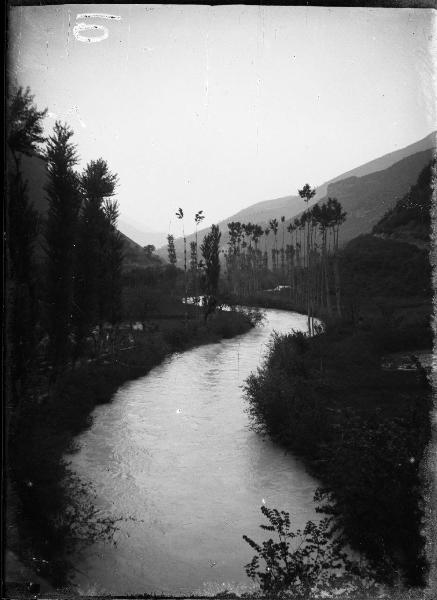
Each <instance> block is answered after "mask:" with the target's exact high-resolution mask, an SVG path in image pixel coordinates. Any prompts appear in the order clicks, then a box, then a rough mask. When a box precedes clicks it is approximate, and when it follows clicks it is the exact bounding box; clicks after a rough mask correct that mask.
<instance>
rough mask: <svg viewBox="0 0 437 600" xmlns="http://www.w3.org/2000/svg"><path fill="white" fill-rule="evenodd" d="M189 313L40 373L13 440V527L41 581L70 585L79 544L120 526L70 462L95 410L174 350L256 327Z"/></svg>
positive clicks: (225, 316)
mask: <svg viewBox="0 0 437 600" xmlns="http://www.w3.org/2000/svg"><path fill="white" fill-rule="evenodd" d="M183 314H184V315H185V314H187V315H188V317H189V318H188V320H180V318H179V319H178V318H174V317H175V315H171V317H172V318H167V319H166V318H159V319H155V320H154V321H153V322H152V321H151V322H150V323H148V327H147V331H140V330H138V329H132V331H131V333H130V334H129V339H128V342H129V343H128V346H127V347H126V346H125V347H119V348H116V349H115V350H114V352H113V353H112V354H111V355H105V356H103V357H100V358H95V359H94V360H90V359H89V360H88V361H87V362H82V364H80V365H76V366H75V367H73V366H71V367H70V368H67V369H66V370H65V372H64V373H63V374H62V375H61V376H60V377H59V378H58V380H57V381H56V382H55V383H54V384H53V383H52V384H51V383H50V372H47V371H44V367H43V366H42V367H41V369H40V371H39V372H38V374H37V375H38V376H37V377H36V376H35V383H34V386H33V388H32V390H31V396H30V395H29V397H28V398H26V399H25V400H24V402H23V407H22V412H21V416H20V421H19V423H18V424H16V425H15V428H14V430H13V431H12V432H11V435H10V443H9V465H10V471H9V477H10V486H11V491H12V493H11V494H9V505H8V516H9V517H11V519H12V518H13V520H14V522H9V523H8V529H9V532H10V535H8V542H9V544H10V546H11V547H10V550H11V552H13V553H14V554H15V555H16V556H18V557H19V559H20V560H21V561H22V562H23V564H24V565H26V567H28V568H30V569H31V572H33V573H34V574H35V576H37V577H44V578H46V579H47V580H48V581H49V582H50V583H51V584H53V585H54V586H56V587H59V586H63V585H65V583H66V582H67V579H68V577H67V573H68V571H69V569H70V568H71V565H70V564H69V563H68V560H67V559H66V553H67V552H68V550H71V547H72V545H74V544H75V543H87V538H90V539H94V538H96V537H98V536H99V535H102V536H105V535H107V536H109V537H110V535H111V532H112V531H113V528H114V526H115V524H114V523H111V522H109V521H104V522H98V518H97V517H96V515H95V514H94V504H93V489H92V485H90V484H88V483H86V484H83V482H80V481H77V480H76V479H75V478H74V477H72V476H71V473H70V472H69V469H68V467H67V465H66V463H65V460H64V455H65V453H66V452H68V451H70V450H71V449H72V448H73V445H74V438H75V437H76V436H77V435H78V434H79V433H81V432H82V431H84V430H85V429H87V428H88V427H89V426H90V425H91V423H92V416H91V413H92V412H93V410H94V408H95V407H96V406H98V405H100V404H103V403H107V402H110V401H111V399H112V397H113V395H114V393H115V392H116V390H117V389H118V388H119V386H120V385H122V384H123V383H124V382H126V381H130V380H133V379H135V378H137V377H141V376H143V375H145V374H146V373H148V372H149V371H150V370H151V369H152V368H153V367H155V366H157V365H159V364H160V363H161V362H162V361H163V360H164V359H165V358H166V357H167V356H169V355H171V354H172V353H175V352H182V351H184V350H187V349H189V348H192V347H195V346H199V345H203V344H209V343H212V342H216V341H219V340H220V339H226V338H231V337H233V336H236V335H239V334H241V333H244V332H246V331H248V330H249V329H251V328H252V326H253V325H254V324H255V323H253V322H251V320H250V318H249V317H250V315H249V317H248V316H247V314H245V313H243V312H240V313H238V312H235V311H231V312H218V313H216V314H215V315H213V316H211V317H210V318H209V319H208V321H206V322H205V321H204V320H203V318H201V319H199V318H198V317H196V311H195V309H194V307H191V308H187V309H184V312H183ZM190 317H191V318H190ZM87 521H89V522H87ZM14 530H15V531H14Z"/></svg>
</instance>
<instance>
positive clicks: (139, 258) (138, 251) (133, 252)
mask: <svg viewBox="0 0 437 600" xmlns="http://www.w3.org/2000/svg"><path fill="white" fill-rule="evenodd" d="M21 167H22V171H23V177H24V179H25V180H27V182H28V190H29V195H30V199H31V201H32V202H33V205H34V207H35V208H36V210H37V211H38V212H39V214H40V215H41V222H40V232H42V231H43V228H44V225H43V224H44V221H45V216H46V214H47V210H48V201H47V197H46V193H45V189H44V188H45V185H46V183H47V172H46V163H45V160H44V158H42V157H41V156H38V155H34V156H32V157H29V156H24V155H22V156H21ZM121 234H122V237H123V240H124V251H125V259H124V268H125V269H131V268H134V267H139V266H142V267H144V266H150V265H151V264H156V260H155V261H152V262H151V261H150V260H149V259H148V258H147V257H146V256H145V253H144V250H143V248H142V246H140V245H139V244H137V243H136V242H134V241H133V240H132V239H131V238H130V237H128V236H127V235H125V234H124V233H123V232H121ZM36 254H37V257H38V258H39V259H40V260H42V259H43V257H44V251H43V249H42V233H40V236H39V244H38V245H37V248H36Z"/></svg>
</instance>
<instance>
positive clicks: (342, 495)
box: [246, 323, 432, 586]
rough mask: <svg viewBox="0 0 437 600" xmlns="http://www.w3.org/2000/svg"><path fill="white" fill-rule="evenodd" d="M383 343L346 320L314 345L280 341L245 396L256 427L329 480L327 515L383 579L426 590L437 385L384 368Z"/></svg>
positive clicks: (415, 373) (420, 373)
mask: <svg viewBox="0 0 437 600" xmlns="http://www.w3.org/2000/svg"><path fill="white" fill-rule="evenodd" d="M383 342H384V338H382V340H381V336H378V335H375V334H374V332H373V331H372V330H363V329H356V328H352V327H351V326H350V325H349V326H348V325H347V324H345V323H336V324H329V323H328V324H327V326H326V330H325V332H324V333H322V334H321V335H318V336H316V337H314V338H312V339H308V338H305V337H304V336H302V335H300V334H290V335H288V336H278V337H276V339H275V340H274V342H273V343H272V345H271V348H270V353H269V355H268V357H267V358H266V360H265V363H264V365H263V367H262V369H261V370H260V371H259V372H258V373H257V374H254V375H252V376H251V377H250V378H249V379H248V381H247V385H246V396H247V399H248V402H249V411H250V414H251V418H252V424H253V427H254V428H255V430H257V431H259V432H262V433H265V434H267V435H268V436H269V437H271V438H272V439H274V440H275V441H276V442H277V443H278V444H280V445H281V446H283V447H285V448H286V449H288V450H290V451H291V452H293V453H294V454H297V455H298V456H300V457H301V458H302V460H303V461H304V464H305V465H306V466H307V467H308V469H309V470H310V472H311V473H312V474H313V475H314V476H316V477H317V478H318V479H319V480H320V481H321V482H322V484H323V485H324V486H325V487H326V490H325V491H324V493H322V494H321V495H320V497H319V501H320V504H321V506H322V508H323V512H326V513H327V514H333V515H335V516H336V517H337V519H338V522H339V525H340V528H341V529H342V530H343V531H344V534H345V539H346V541H347V543H348V544H350V545H351V547H352V548H354V549H356V550H357V551H359V552H360V553H362V554H363V555H364V556H365V557H366V558H367V559H368V561H369V562H370V564H371V566H372V568H373V570H374V574H375V577H376V578H377V579H378V580H379V581H382V582H388V583H393V582H394V581H395V580H396V578H397V577H398V576H401V577H402V579H403V580H404V581H405V582H406V583H407V584H408V585H411V586H415V585H419V586H420V585H423V584H424V582H425V581H426V573H427V561H426V555H425V539H424V535H423V531H422V530H423V524H424V507H423V498H424V495H426V487H424V486H426V484H427V482H426V473H425V472H424V470H423V469H424V466H423V460H424V456H425V452H426V448H427V445H428V443H429V442H430V439H431V423H430V410H431V407H432V397H431V386H430V382H429V380H428V379H427V377H426V374H425V372H424V370H423V369H422V368H421V367H420V364H417V365H416V367H415V368H414V369H410V370H394V369H387V368H384V365H383V360H382V358H383V353H384V350H385V346H384V343H383Z"/></svg>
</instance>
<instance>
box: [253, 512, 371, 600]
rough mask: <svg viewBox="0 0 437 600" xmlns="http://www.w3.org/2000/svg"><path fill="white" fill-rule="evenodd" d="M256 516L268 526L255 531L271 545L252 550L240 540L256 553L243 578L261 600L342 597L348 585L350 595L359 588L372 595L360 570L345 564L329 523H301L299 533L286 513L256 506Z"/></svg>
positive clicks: (351, 562) (363, 570)
mask: <svg viewBox="0 0 437 600" xmlns="http://www.w3.org/2000/svg"><path fill="white" fill-rule="evenodd" d="M261 512H262V513H263V515H264V516H265V517H266V518H267V520H268V522H269V524H268V525H264V524H263V525H260V527H261V529H263V530H264V531H268V532H272V533H275V534H276V538H277V541H276V540H274V539H272V538H270V539H268V540H266V541H264V542H262V544H258V543H257V542H255V541H253V540H252V539H251V538H249V537H248V536H246V535H243V539H244V540H245V541H246V542H247V543H248V544H249V545H250V546H251V548H253V549H254V550H255V551H256V553H257V554H256V555H255V556H254V557H253V558H252V560H251V562H250V563H249V564H247V565H246V567H245V570H246V573H247V575H248V577H250V578H251V579H253V580H255V581H257V582H258V583H259V585H260V588H261V591H262V592H263V595H264V597H268V598H293V599H302V600H303V599H305V600H307V599H308V598H320V597H322V596H321V595H320V594H321V593H322V594H323V593H324V594H325V595H329V596H330V597H332V595H333V594H334V595H335V596H336V597H344V596H343V594H342V592H345V591H348V589H347V588H348V587H349V586H351V584H352V589H354V590H355V591H357V588H361V587H363V586H365V587H366V588H367V590H366V591H367V592H369V591H373V592H376V591H377V586H376V583H375V582H374V581H372V579H371V578H370V577H369V572H368V569H367V567H366V565H364V564H359V563H357V562H356V561H354V560H351V559H349V558H348V557H347V555H346V554H345V552H344V551H343V550H342V544H341V542H340V541H339V539H338V537H337V536H336V534H335V531H334V528H333V519H332V517H329V518H326V517H325V518H323V519H322V520H320V521H319V522H318V523H314V522H313V521H307V523H306V524H305V526H304V528H303V529H297V530H293V529H292V527H291V520H290V515H289V513H288V512H286V511H279V510H277V509H271V508H268V507H266V506H261ZM260 561H262V562H263V564H261V563H260ZM354 575H355V576H357V577H354ZM366 580H367V581H366Z"/></svg>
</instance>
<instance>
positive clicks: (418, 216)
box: [373, 158, 436, 248]
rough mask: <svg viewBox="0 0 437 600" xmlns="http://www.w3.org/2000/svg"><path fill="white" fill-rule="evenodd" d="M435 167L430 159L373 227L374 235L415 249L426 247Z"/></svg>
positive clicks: (427, 245)
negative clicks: (411, 184) (410, 245)
mask: <svg viewBox="0 0 437 600" xmlns="http://www.w3.org/2000/svg"><path fill="white" fill-rule="evenodd" d="M435 167H436V159H435V158H434V160H433V161H431V162H430V163H429V164H428V165H427V166H426V167H425V168H424V169H423V170H422V171H421V173H420V175H419V178H418V180H417V183H416V184H415V185H413V186H412V188H411V189H410V190H409V191H408V192H407V194H405V196H403V197H402V198H401V199H400V200H398V202H397V203H396V204H395V206H394V207H393V208H391V209H389V210H388V211H387V212H386V213H385V215H384V216H383V217H382V219H381V220H380V221H379V222H378V223H377V224H376V225H375V227H374V228H373V233H374V234H376V235H381V236H383V237H387V238H390V239H394V240H398V241H405V242H409V243H411V244H415V245H417V246H419V247H424V248H428V247H429V241H430V237H431V201H432V193H433V187H435V186H433V180H435V175H434V172H435Z"/></svg>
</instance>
